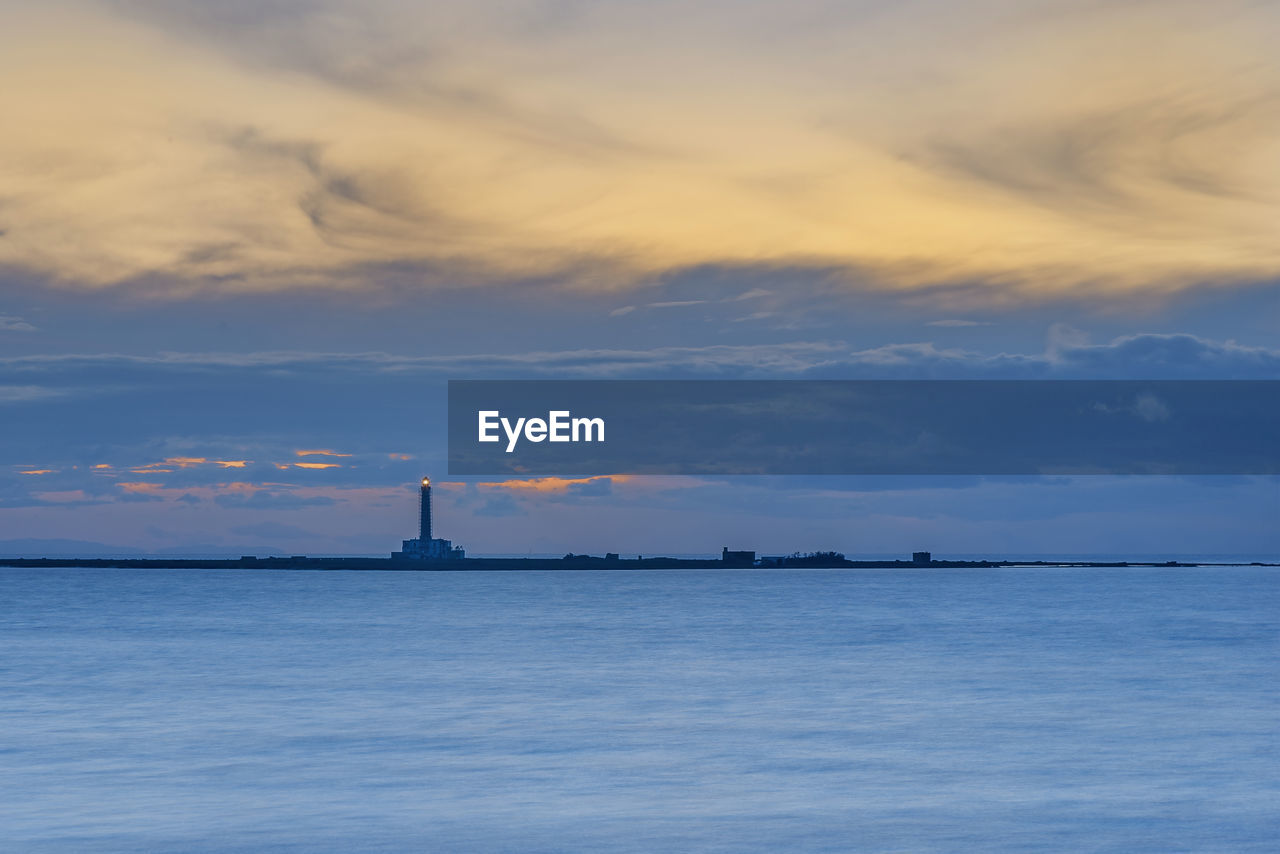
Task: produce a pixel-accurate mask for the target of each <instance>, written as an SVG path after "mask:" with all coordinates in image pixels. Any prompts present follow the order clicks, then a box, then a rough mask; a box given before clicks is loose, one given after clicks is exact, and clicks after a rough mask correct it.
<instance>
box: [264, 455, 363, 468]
mask: <svg viewBox="0 0 1280 854" xmlns="http://www.w3.org/2000/svg"><path fill="white" fill-rule="evenodd" d="M334 456H336V457H345V456H350V454H334ZM294 465H295V466H296V467H298V468H300V469H340V468H342V466H341V465H339V464H338V463H294ZM281 468H288V466H281Z"/></svg>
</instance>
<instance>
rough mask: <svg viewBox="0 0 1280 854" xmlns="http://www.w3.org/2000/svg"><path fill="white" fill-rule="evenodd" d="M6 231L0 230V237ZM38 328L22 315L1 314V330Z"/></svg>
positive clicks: (17, 330) (19, 330) (15, 330)
mask: <svg viewBox="0 0 1280 854" xmlns="http://www.w3.org/2000/svg"><path fill="white" fill-rule="evenodd" d="M2 236H4V232H0V237H2ZM35 331H36V328H35V327H34V326H32V325H31V324H30V323H28V322H27V321H25V320H23V319H22V318H21V317H14V316H12V315H8V314H0V332H35Z"/></svg>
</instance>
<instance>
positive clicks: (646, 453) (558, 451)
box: [449, 380, 1280, 475]
mask: <svg viewBox="0 0 1280 854" xmlns="http://www.w3.org/2000/svg"><path fill="white" fill-rule="evenodd" d="M503 419H505V424H504V422H503ZM520 419H524V420H523V421H521V420H520ZM482 435H483V436H485V437H486V439H487V440H486V441H482V440H481V436H482ZM1277 437H1280V381H1276V380H1221V381H1219V380H1187V381H1182V380H1163V381H1130V380H1104V381H1098V380H938V381H933V380H924V381H918V380H906V381H903V380H758V381H757V380H512V381H506V380H461V381H459V380H455V381H452V382H450V383H449V473H450V474H453V475H598V474H966V475H982V474H986V475H1017V474H1277V473H1280V439H1278V438H1277Z"/></svg>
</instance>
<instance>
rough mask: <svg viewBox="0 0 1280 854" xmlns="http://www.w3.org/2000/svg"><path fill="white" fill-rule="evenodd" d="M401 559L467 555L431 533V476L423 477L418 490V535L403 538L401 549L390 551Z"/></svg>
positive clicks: (430, 558)
mask: <svg viewBox="0 0 1280 854" xmlns="http://www.w3.org/2000/svg"><path fill="white" fill-rule="evenodd" d="M391 556H392V557H393V558H400V559H402V560H462V559H463V558H464V557H466V556H467V554H466V552H465V551H463V550H462V547H461V546H455V545H454V544H453V543H452V542H450V541H449V540H441V539H438V538H436V537H433V536H432V535H431V478H429V477H424V478H423V479H422V485H421V486H420V487H419V490H418V537H417V539H414V540H404V541H402V544H401V550H400V551H398V552H392V553H391Z"/></svg>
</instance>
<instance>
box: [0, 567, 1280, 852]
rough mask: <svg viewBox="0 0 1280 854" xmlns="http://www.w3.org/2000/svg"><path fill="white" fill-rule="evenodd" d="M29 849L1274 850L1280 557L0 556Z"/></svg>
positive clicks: (8, 772) (16, 758)
mask: <svg viewBox="0 0 1280 854" xmlns="http://www.w3.org/2000/svg"><path fill="white" fill-rule="evenodd" d="M0 649H2V650H3V659H2V660H0V828H3V830H0V838H3V839H7V840H8V841H7V842H5V843H3V847H4V849H5V850H9V851H19V852H83V851H94V852H125V851H128V852H150V851H155V852H160V851H165V852H168V851H181V852H198V853H199V854H204V852H352V851H362V852H401V851H404V852H408V851H415V852H416V851H462V852H571V851H584V852H586V851H600V850H609V851H625V852H656V851H717V852H719V851H723V852H778V851H788V852H793V851H813V852H818V851H850V850H859V851H913V852H927V851H962V850H969V851H977V850H981V851H1031V850H1062V851H1124V852H1144V851H1150V852H1169V851H1275V850H1276V840H1277V839H1280V735H1277V733H1278V732H1280V687H1278V686H1280V679H1278V677H1280V571H1278V570H1274V569H1265V568H1249V567H1239V568H1230V569H1209V568H1203V569H983V570H906V571H904V570H884V571H866V570H864V571H798V570H784V571H774V572H766V571H736V572H692V571H691V572H683V571H681V572H614V573H609V572H528V573H498V572H494V573H489V572H476V573H417V572H264V571H251V570H249V571H246V570H227V571H190V570H172V571H169V570H89V569H56V570H24V569H0Z"/></svg>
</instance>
